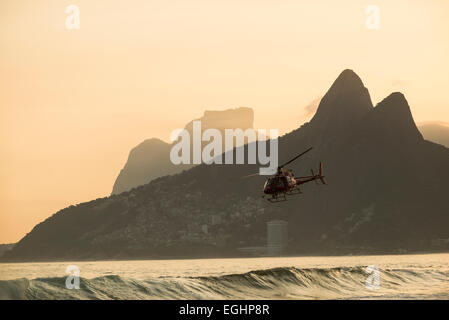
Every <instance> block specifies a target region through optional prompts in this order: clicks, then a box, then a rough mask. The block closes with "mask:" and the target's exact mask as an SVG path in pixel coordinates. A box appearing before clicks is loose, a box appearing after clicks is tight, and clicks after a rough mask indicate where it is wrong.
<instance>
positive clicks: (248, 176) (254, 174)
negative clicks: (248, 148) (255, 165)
mask: <svg viewBox="0 0 449 320" xmlns="http://www.w3.org/2000/svg"><path fill="white" fill-rule="evenodd" d="M258 175H259V173H253V174H249V175H247V176H243V177H242V179H245V178H251V177H254V176H258Z"/></svg>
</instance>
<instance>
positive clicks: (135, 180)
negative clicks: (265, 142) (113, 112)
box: [112, 107, 254, 194]
mask: <svg viewBox="0 0 449 320" xmlns="http://www.w3.org/2000/svg"><path fill="white" fill-rule="evenodd" d="M196 120H199V121H201V128H202V130H206V129H209V128H215V129H218V130H220V131H221V132H222V133H223V132H224V130H225V129H234V128H241V129H243V130H246V129H249V128H253V123H254V113H253V110H252V109H250V108H243V107H241V108H236V109H228V110H223V111H205V112H204V115H203V116H202V117H201V118H200V119H196ZM192 126H193V121H190V122H189V123H188V124H187V125H186V126H185V129H186V130H187V131H188V132H189V133H190V135H191V136H192V132H193V127H192ZM223 136H224V134H223ZM172 146H173V145H172V144H169V143H166V142H164V141H162V140H159V139H157V138H152V139H147V140H145V141H143V142H142V143H140V144H139V145H138V146H136V147H135V148H134V149H132V150H131V152H130V153H129V157H128V161H127V162H126V164H125V166H124V168H123V169H122V170H121V171H120V174H119V175H118V177H117V179H116V180H115V183H114V187H113V189H112V194H118V193H121V192H124V191H128V190H131V189H132V188H135V187H137V186H140V185H143V184H146V183H148V182H150V181H151V180H153V179H155V178H158V177H162V176H165V175H169V174H175V173H178V172H181V171H183V170H187V169H189V168H192V167H193V166H194V165H189V164H181V165H174V164H172V163H171V162H170V150H171V148H172Z"/></svg>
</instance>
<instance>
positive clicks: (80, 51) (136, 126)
mask: <svg viewBox="0 0 449 320" xmlns="http://www.w3.org/2000/svg"><path fill="white" fill-rule="evenodd" d="M71 4H74V5H77V6H78V7H79V9H80V29H79V30H68V29H67V28H66V26H65V20H66V18H67V16H68V14H66V13H65V9H66V7H67V6H68V5H71ZM368 5H377V6H378V7H379V8H380V29H379V30H370V29H367V28H366V26H365V22H366V19H367V13H366V12H365V9H366V7H367V6H368ZM448 39H449V2H448V1H447V0H440V1H437V0H433V1H425V0H404V1H401V0H385V1H381V0H369V1H367V0H352V1H336V0H328V1H325V0H310V1H309V0H307V1H300V0H296V1H283V0H270V1H267V0H265V1H264V0H254V1H249V0H221V1H214V0H201V1H199V0H180V1H173V0H160V1H150V0H145V1H144V0H142V1H132V0H127V1H125V0H120V1H119V0H115V1H114V0H71V1H62V0H53V1H50V0H32V1H31V0H26V1H22V0H0V90H1V91H0V119H1V123H0V127H1V131H0V144H1V158H0V243H2V242H15V241H18V240H19V239H20V238H21V237H22V236H24V235H25V234H26V233H27V232H29V231H30V230H31V229H32V227H33V226H34V225H35V224H36V223H38V222H40V221H42V220H44V219H45V218H47V217H48V216H50V215H52V214H53V213H55V212H56V211H58V210H59V209H61V208H63V207H66V206H68V205H70V204H76V203H79V202H83V201H88V200H92V199H95V198H98V197H103V196H106V195H108V194H109V193H110V192H111V190H112V185H113V182H114V180H115V178H116V176H117V174H118V172H119V170H120V169H121V168H122V167H123V165H124V163H125V161H126V159H127V156H128V152H129V150H130V149H131V148H132V147H134V146H135V145H137V144H138V143H139V142H141V141H142V140H144V139H146V138H150V137H159V138H161V139H163V140H168V137H169V134H170V132H171V131H172V130H173V129H175V128H178V127H183V126H184V124H186V123H187V122H188V121H190V120H192V119H193V118H198V117H200V116H201V115H202V113H203V112H204V110H206V109H226V108H232V107H238V106H246V107H251V108H253V109H254V110H255V126H256V127H258V128H266V129H269V128H277V129H279V130H280V132H281V133H286V132H289V131H290V130H292V129H294V128H297V127H298V126H299V125H300V124H301V123H302V122H303V121H304V120H307V119H308V117H310V110H309V108H308V107H307V106H309V105H310V103H311V102H313V101H314V100H315V99H317V97H320V96H321V95H323V94H324V93H325V91H326V90H327V89H328V88H329V86H330V85H331V84H332V82H333V80H334V79H335V78H336V77H337V76H338V74H339V73H340V72H341V71H342V70H343V69H345V68H350V69H353V70H354V71H355V72H356V73H358V74H359V76H360V77H361V78H362V80H363V81H364V83H365V85H366V86H367V87H368V88H369V89H370V93H371V97H372V99H373V102H374V103H377V102H379V101H380V100H381V99H382V98H384V97H385V96H387V95H388V94H389V93H391V92H392V91H401V92H403V93H404V94H405V95H406V97H407V99H408V101H409V104H410V106H411V109H412V112H413V115H414V118H415V120H416V121H417V122H420V121H430V120H439V121H449V108H448V106H449V79H448V78H449V61H448V57H449V41H448Z"/></svg>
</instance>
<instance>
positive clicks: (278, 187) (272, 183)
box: [246, 147, 326, 202]
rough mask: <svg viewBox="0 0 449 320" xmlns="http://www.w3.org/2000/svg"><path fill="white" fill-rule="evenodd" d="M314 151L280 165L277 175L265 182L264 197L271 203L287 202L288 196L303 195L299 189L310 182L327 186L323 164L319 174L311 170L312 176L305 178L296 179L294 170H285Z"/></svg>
mask: <svg viewBox="0 0 449 320" xmlns="http://www.w3.org/2000/svg"><path fill="white" fill-rule="evenodd" d="M312 149H313V148H312V147H310V148H309V149H307V150H306V151H304V152H302V153H300V154H299V155H297V156H296V157H294V158H292V159H291V160H289V161H287V162H286V163H284V164H282V165H280V166H279V167H278V168H277V171H276V174H275V175H274V176H273V177H270V178H268V179H267V180H266V181H265V184H264V187H263V193H264V195H263V196H262V197H263V198H265V199H266V200H268V201H269V202H281V201H287V196H290V195H296V194H301V193H302V192H301V190H300V189H299V186H300V185H301V184H304V183H307V182H310V181H315V182H316V183H318V181H321V184H326V181H325V180H324V176H323V166H322V163H321V162H320V166H319V169H318V174H315V173H314V172H313V170H311V172H312V175H310V176H305V177H295V176H294V174H293V171H292V170H288V169H284V167H285V166H286V165H288V164H290V163H292V162H293V161H295V160H296V159H298V158H299V157H301V156H302V155H304V154H306V153H307V152H309V151H310V150H312ZM249 176H253V175H249ZM249 176H246V177H249Z"/></svg>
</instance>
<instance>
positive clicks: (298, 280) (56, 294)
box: [0, 267, 449, 299]
mask: <svg viewBox="0 0 449 320" xmlns="http://www.w3.org/2000/svg"><path fill="white" fill-rule="evenodd" d="M379 272H380V282H379V287H378V288H372V287H367V286H366V283H365V282H366V279H367V276H368V274H367V273H366V267H341V268H310V269H297V268H293V267H291V268H274V269H266V270H256V271H250V272H247V273H242V274H229V275H221V276H204V277H158V278H149V279H145V280H137V279H131V278H124V277H120V276H118V275H107V276H102V277H97V278H92V279H85V278H81V279H80V289H79V290H76V289H74V290H69V289H66V287H65V282H66V278H65V277H54V278H37V279H32V280H30V279H25V278H22V279H16V280H5V281H0V299H376V298H381V299H414V298H419V299H449V272H448V271H438V270H435V269H385V270H379Z"/></svg>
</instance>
